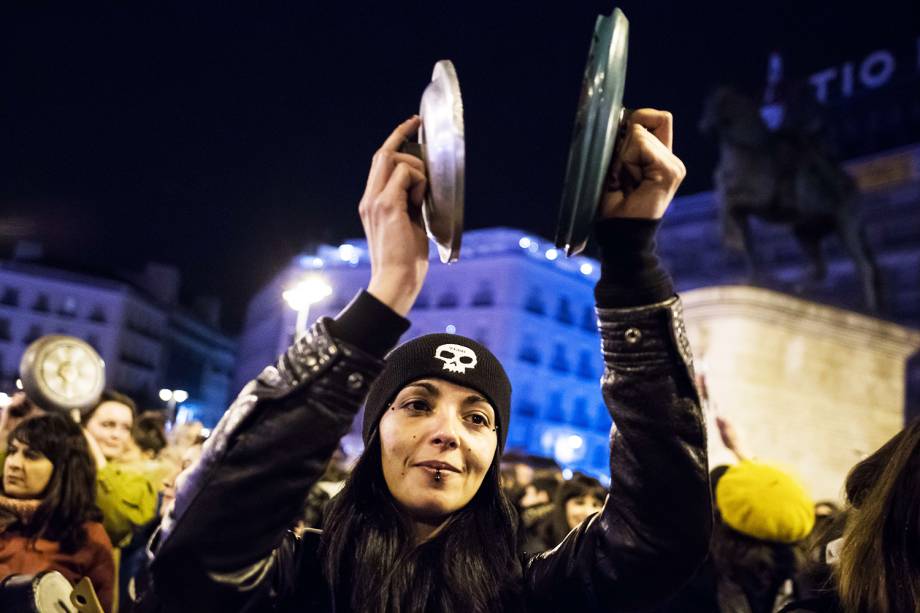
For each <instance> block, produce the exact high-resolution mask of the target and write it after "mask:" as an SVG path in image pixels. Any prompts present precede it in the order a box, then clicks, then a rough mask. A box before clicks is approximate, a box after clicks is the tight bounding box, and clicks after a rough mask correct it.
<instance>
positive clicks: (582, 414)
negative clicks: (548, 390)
mask: <svg viewBox="0 0 920 613" xmlns="http://www.w3.org/2000/svg"><path fill="white" fill-rule="evenodd" d="M572 410H573V413H572V423H573V424H575V425H576V426H581V427H583V428H587V427H589V426H590V425H591V415H590V414H589V413H588V400H587V399H586V398H582V397H578V398H576V399H575V402H574V404H573V405H572Z"/></svg>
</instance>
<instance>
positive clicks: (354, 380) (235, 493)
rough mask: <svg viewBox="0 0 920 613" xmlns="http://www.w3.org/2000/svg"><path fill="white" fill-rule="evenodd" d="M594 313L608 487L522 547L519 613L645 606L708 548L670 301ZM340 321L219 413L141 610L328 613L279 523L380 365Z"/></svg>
mask: <svg viewBox="0 0 920 613" xmlns="http://www.w3.org/2000/svg"><path fill="white" fill-rule="evenodd" d="M598 316H599V319H600V327H601V336H602V350H603V355H604V361H605V365H606V367H605V372H604V376H603V379H602V388H603V394H604V398H605V401H606V404H607V406H608V407H609V409H610V412H611V415H612V416H613V421H614V423H615V428H614V434H613V436H612V439H611V440H612V444H611V453H610V462H611V476H612V483H611V488H610V495H609V496H608V498H607V501H606V503H605V504H604V508H603V510H602V511H601V512H600V513H598V514H596V515H594V516H592V517H591V518H589V519H588V520H587V521H585V522H584V523H583V524H582V525H581V526H579V527H578V528H576V529H575V530H573V531H572V533H570V534H569V535H568V536H567V537H566V539H565V540H564V541H563V542H562V543H561V544H560V545H559V546H558V547H556V548H555V549H553V550H551V551H549V552H546V553H542V554H539V555H536V556H528V555H526V554H524V553H521V555H520V564H521V569H520V570H521V577H522V581H523V583H524V589H523V590H522V593H523V599H524V602H523V603H521V604H522V608H524V609H525V610H527V611H562V610H572V611H595V610H602V611H640V610H645V609H648V608H651V607H653V606H655V605H656V604H660V603H661V602H662V601H663V600H665V599H667V598H668V596H670V595H672V594H673V593H674V592H676V591H677V590H678V589H679V588H680V587H681V586H682V585H683V584H684V583H685V582H686V581H687V580H688V579H689V578H690V577H691V576H692V574H693V573H694V571H695V569H696V568H697V566H698V565H699V563H700V562H701V561H702V560H703V558H704V557H705V555H706V552H707V550H708V545H709V536H710V529H711V505H710V493H709V481H708V474H707V457H706V436H705V429H704V426H703V420H702V415H701V411H700V406H699V401H698V397H697V394H696V391H695V388H694V386H693V376H692V362H691V357H690V352H689V346H688V342H687V338H686V335H685V332H684V327H683V320H682V317H681V310H680V302H679V300H678V299H677V298H676V297H674V298H671V299H669V300H667V301H666V302H663V303H659V304H655V305H651V306H646V307H637V308H623V309H600V308H599V309H598ZM348 319H349V318H348V317H344V318H343V317H342V316H340V317H339V318H338V319H337V320H335V321H333V320H322V321H320V322H319V323H317V324H316V325H315V326H314V327H313V328H312V330H311V331H310V333H309V334H308V335H307V336H306V337H304V338H302V339H300V340H298V341H297V342H296V343H295V344H294V345H293V346H292V347H291V348H290V349H289V350H288V351H287V352H286V353H285V354H284V355H283V356H282V357H281V358H280V359H279V361H278V363H277V364H276V365H275V366H269V367H268V368H266V369H265V370H264V371H263V372H262V374H261V375H260V376H259V377H258V378H257V379H256V380H255V381H252V382H251V383H249V384H248V385H247V386H246V387H245V388H244V389H243V391H242V392H241V393H240V395H239V397H238V398H237V399H236V401H235V402H234V403H233V405H232V406H231V407H230V409H229V410H228V411H227V413H226V414H225V415H224V417H223V418H222V419H221V421H220V424H219V425H218V426H217V428H216V429H215V431H214V433H213V434H212V436H211V438H210V439H209V440H208V442H207V444H206V445H205V449H204V453H203V454H202V457H201V460H200V461H199V463H198V464H197V466H196V467H195V468H194V469H193V470H192V471H191V472H190V473H189V474H188V477H187V478H186V479H185V480H184V482H182V483H181V485H180V487H179V491H178V496H177V500H176V505H175V509H174V511H173V512H172V513H171V514H170V515H169V516H168V517H167V518H165V519H164V521H163V523H162V526H161V529H160V533H159V535H158V536H157V537H156V539H155V541H154V543H153V544H152V552H153V553H154V554H155V558H154V559H153V561H152V563H151V566H150V570H151V576H150V580H151V583H150V584H149V585H148V586H147V588H146V594H145V595H144V598H143V600H142V602H143V605H144V606H143V607H142V608H143V610H151V611H152V610H158V611H196V612H205V611H222V612H225V611H300V612H307V611H328V610H331V604H330V600H329V593H328V592H329V590H328V587H327V584H326V581H325V580H324V578H323V576H322V573H321V570H320V564H319V559H318V556H317V545H318V536H317V534H315V533H309V532H308V533H307V535H305V537H304V538H302V539H297V538H295V537H294V535H293V534H292V533H291V532H289V531H288V530H287V528H288V526H289V525H290V524H291V522H292V520H293V518H294V517H295V516H297V514H298V513H299V512H300V510H301V508H302V505H303V503H304V500H305V497H306V495H307V492H308V491H309V489H310V486H311V485H312V484H313V483H314V482H315V481H316V480H317V479H319V477H320V476H321V475H322V473H323V470H324V468H325V465H326V462H327V460H328V459H329V457H330V456H331V454H332V452H333V451H334V450H335V448H336V446H337V444H338V442H339V439H340V438H341V437H342V436H343V435H344V434H345V433H346V432H347V431H348V429H349V426H350V424H351V422H352V420H353V418H354V416H355V414H356V413H357V411H358V409H359V407H360V405H361V402H362V400H363V397H364V394H365V392H366V391H367V388H368V385H369V384H370V382H371V381H372V380H373V379H374V377H375V376H376V375H377V373H378V372H379V371H380V369H381V366H382V362H381V361H380V360H379V359H378V358H376V357H373V356H372V355H370V354H368V353H366V352H364V351H362V350H361V349H359V348H358V347H357V346H355V345H354V344H352V343H347V342H345V341H343V340H342V337H350V338H353V337H351V336H349V335H347V334H344V332H348V331H347V330H342V327H343V324H344V322H345V321H347V320H348ZM351 319H352V320H353V319H354V314H352V316H351ZM333 330H340V331H342V332H343V333H342V334H338V335H334V334H333V333H332V331H333ZM512 419H513V417H512Z"/></svg>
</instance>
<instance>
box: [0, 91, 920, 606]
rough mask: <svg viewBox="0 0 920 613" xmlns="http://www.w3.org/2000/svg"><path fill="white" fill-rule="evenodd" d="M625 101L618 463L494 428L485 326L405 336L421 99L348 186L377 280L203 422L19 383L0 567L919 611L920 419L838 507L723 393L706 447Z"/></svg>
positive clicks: (495, 391)
mask: <svg viewBox="0 0 920 613" xmlns="http://www.w3.org/2000/svg"><path fill="white" fill-rule="evenodd" d="M629 121H630V128H629V130H627V133H626V137H625V141H624V144H623V145H622V150H621V151H620V152H619V154H618V155H619V156H620V160H621V162H622V164H618V165H617V168H618V170H617V173H616V174H613V175H612V176H611V177H609V178H610V181H609V185H608V186H607V188H606V189H607V191H606V193H605V194H604V197H603V202H602V205H601V211H600V214H599V217H600V218H599V220H598V221H597V224H596V231H595V235H596V239H597V242H598V244H599V247H600V250H601V254H602V255H601V265H602V266H601V277H600V280H599V281H598V284H597V287H596V291H595V296H596V300H597V307H598V308H597V313H598V321H599V327H600V333H601V341H602V347H601V353H602V356H603V360H604V363H605V373H604V376H603V377H602V379H601V382H600V385H601V390H602V393H603V396H604V400H605V403H606V406H607V408H608V410H609V411H610V414H611V416H612V419H613V423H614V427H613V429H612V431H611V439H610V458H609V460H610V462H609V466H610V483H609V485H608V486H605V485H604V484H602V483H600V482H599V481H597V480H596V479H594V478H592V477H590V476H588V475H584V474H578V473H575V474H572V475H567V474H565V476H568V477H569V478H565V476H564V471H563V470H561V468H560V467H559V466H557V465H555V463H554V462H552V461H549V460H546V459H543V458H535V457H531V456H527V455H523V454H521V453H518V452H515V450H511V449H507V450H506V449H505V443H506V441H507V437H508V430H509V424H510V423H511V419H512V415H511V384H510V380H509V378H508V376H507V374H506V372H505V370H504V368H503V366H502V364H501V363H500V361H499V360H498V359H497V358H496V356H495V355H494V354H493V353H492V352H491V351H490V350H489V349H488V348H487V347H485V346H484V345H482V344H480V343H478V342H477V341H475V340H473V339H469V338H466V337H463V336H459V335H456V334H429V335H424V336H421V337H418V338H415V339H412V340H410V341H408V342H406V343H403V344H402V345H399V346H397V342H398V339H399V337H400V336H401V335H402V334H403V333H404V332H405V331H406V330H407V329H408V328H409V325H410V324H409V321H408V320H407V319H406V316H407V315H408V313H409V312H410V310H411V309H412V306H413V304H414V302H415V299H416V298H417V297H418V295H419V292H420V291H421V289H422V286H423V284H424V281H425V277H426V273H427V267H428V261H429V258H428V239H427V237H426V235H425V232H424V230H423V229H422V226H421V225H420V223H419V217H420V211H419V207H420V206H421V202H422V199H423V197H424V195H425V190H426V175H425V167H424V164H423V163H422V161H421V160H419V159H418V158H416V157H414V156H411V155H409V154H406V153H403V152H401V149H400V147H401V145H402V143H404V142H405V141H406V139H407V138H409V137H411V136H412V135H413V134H414V132H415V131H416V130H418V128H419V119H418V118H417V117H413V118H411V119H409V120H407V121H406V122H404V123H403V124H401V125H400V126H399V127H398V128H397V129H396V130H395V131H394V132H393V133H392V134H391V136H390V137H389V138H388V139H387V140H386V142H385V143H384V144H383V146H382V147H381V149H380V150H379V151H378V153H377V154H376V155H375V156H374V159H373V162H372V165H371V170H370V173H369V177H368V181H367V187H366V189H365V193H364V196H363V197H362V201H361V203H360V207H359V214H360V217H361V220H362V223H363V225H364V230H365V234H366V236H367V239H368V250H369V253H370V257H371V261H372V267H371V269H372V272H371V279H370V283H369V284H368V286H367V288H366V290H364V291H361V292H359V294H358V295H357V296H356V297H355V299H354V300H353V301H352V302H351V303H350V304H349V305H348V306H347V307H346V308H345V309H344V310H343V311H342V312H341V313H340V314H339V315H338V316H337V317H335V318H332V319H330V318H324V319H321V320H320V321H318V322H317V323H316V324H315V325H314V326H313V327H312V328H311V329H310V330H309V332H308V333H307V334H306V335H304V336H303V337H301V338H298V339H296V340H295V342H294V343H293V344H292V346H291V347H290V348H289V349H288V350H287V351H286V352H285V353H284V354H283V355H282V356H281V357H280V358H279V359H278V361H277V362H276V363H275V364H272V365H269V366H267V367H266V368H265V369H264V371H263V372H262V373H261V374H260V375H259V376H258V377H257V378H256V379H254V380H253V381H251V382H250V383H249V384H247V385H246V386H245V387H244V388H243V390H242V391H241V392H240V394H239V396H238V397H237V399H236V401H235V402H234V403H233V404H232V405H231V406H230V408H229V409H228V410H227V412H226V413H225V415H224V416H223V418H222V419H221V421H220V423H219V424H218V425H217V427H216V428H215V429H214V431H213V433H212V434H211V435H210V438H209V439H208V441H207V442H206V443H205V444H202V443H203V437H202V436H201V435H200V431H196V430H195V429H194V428H187V427H186V428H181V427H176V428H173V429H171V430H170V432H169V434H167V428H166V424H165V421H164V420H163V418H162V415H161V414H149V413H144V414H141V415H140V416H138V415H137V410H136V407H135V405H134V403H133V402H132V401H131V399H130V398H128V397H126V396H124V395H121V394H118V393H117V392H114V391H109V392H106V393H105V394H103V396H102V398H101V399H100V401H99V402H98V403H97V404H95V405H94V406H92V407H90V408H89V409H88V410H86V411H83V412H82V413H81V414H79V415H63V414H60V413H46V412H45V411H43V410H42V409H41V407H37V406H35V405H34V404H33V403H32V402H31V401H30V400H29V399H28V398H26V397H25V396H24V395H23V394H18V395H17V396H16V397H15V398H14V401H13V403H12V404H11V405H10V406H8V407H7V408H6V409H5V411H4V413H3V415H2V420H0V436H2V437H3V440H5V442H6V446H5V451H4V457H3V464H2V466H3V479H2V496H0V575H2V578H3V580H5V579H6V578H8V577H9V576H12V575H19V574H32V573H37V572H41V571H45V570H57V571H59V572H60V573H62V574H63V575H64V576H65V577H66V578H67V579H69V580H70V581H74V582H75V581H77V580H80V579H82V578H86V577H88V578H89V579H91V581H92V583H93V585H94V587H95V589H96V592H97V594H98V595H99V597H100V600H101V602H102V606H103V608H104V610H105V611H107V612H111V611H116V610H119V611H139V612H154V611H196V612H207V611H222V612H224V611H337V612H346V611H352V612H359V611H395V612H410V611H412V612H414V611H441V612H446V611H475V612H477V613H479V612H489V611H530V612H533V611H560V610H568V609H571V610H573V611H660V612H676V611H682V612H690V613H695V612H703V611H705V612H713V613H715V612H721V613H728V612H732V613H735V612H737V613H761V612H764V613H765V612H771V613H775V612H778V611H782V612H783V613H795V612H808V611H812V612H843V613H876V612H878V613H907V612H911V611H913V612H916V611H918V610H920V609H918V603H920V421H914V422H912V423H910V424H909V425H908V426H906V427H905V428H904V430H902V431H901V432H900V433H898V434H897V435H896V436H894V438H892V439H891V440H890V441H889V442H888V443H886V444H885V445H884V446H882V447H881V448H880V449H879V450H878V451H876V452H875V453H873V454H872V455H870V456H869V457H867V458H866V459H864V460H863V461H861V462H860V463H859V464H857V465H856V466H855V467H854V468H853V470H852V471H851V472H850V474H849V476H848V477H847V479H846V483H845V495H846V502H845V505H843V506H842V507H840V506H838V505H837V504H836V502H834V501H820V502H815V501H814V500H812V498H811V497H810V495H809V493H808V492H807V490H806V488H805V487H803V485H802V484H801V483H800V482H799V481H798V480H797V479H796V478H795V476H794V475H792V474H789V473H788V472H786V471H784V470H781V469H780V468H777V467H776V466H774V465H772V464H771V463H769V462H765V461H761V460H758V459H756V458H754V457H753V456H752V455H751V454H750V453H748V451H746V450H744V449H743V448H742V445H741V443H740V441H739V434H738V433H737V432H735V431H734V429H733V428H732V427H731V424H730V423H728V422H727V421H725V420H724V419H723V420H720V422H719V427H720V434H721V438H722V442H723V444H724V445H725V446H726V447H727V448H728V449H729V450H731V451H732V452H733V453H734V454H735V456H736V459H737V461H736V462H735V463H733V464H731V465H725V466H717V467H710V466H709V463H708V459H707V440H706V429H705V426H704V420H703V405H704V403H705V396H706V394H705V382H704V381H703V380H701V379H699V378H696V377H695V376H694V368H693V362H692V356H691V354H690V350H689V343H688V341H687V339H686V335H685V332H684V327H683V322H682V315H681V309H680V303H679V299H678V298H677V297H676V296H675V295H674V289H673V286H672V284H671V281H670V278H669V276H668V274H667V272H666V271H664V270H663V269H662V267H661V265H660V263H659V262H658V260H657V258H656V256H655V254H654V246H655V241H654V238H655V232H656V229H657V227H658V224H659V221H660V219H661V217H662V216H663V215H664V213H665V211H666V210H667V208H668V205H669V203H670V201H671V199H672V197H673V195H674V192H675V190H676V189H677V186H678V185H679V183H680V181H681V179H682V178H683V175H684V168H683V164H682V163H681V162H680V160H679V159H677V157H676V156H675V155H674V154H673V153H672V151H671V147H672V119H671V116H670V114H668V113H666V112H663V111H657V110H653V109H639V110H636V111H634V112H633V113H632V114H631V115H630V120H629ZM448 354H449V355H450V356H452V357H451V359H449V360H446V359H444V357H443V356H445V355H448ZM362 407H363V418H361V419H362V421H361V426H362V436H363V439H364V444H365V449H364V451H363V453H362V454H361V455H360V456H359V457H357V458H352V459H350V460H349V459H347V458H345V457H344V455H343V454H342V453H341V452H340V451H337V450H338V449H339V443H340V439H341V438H342V437H343V436H344V435H345V434H346V433H347V432H348V430H349V428H350V427H351V424H352V422H353V421H354V420H355V419H356V416H357V415H358V414H359V410H360V409H361V408H362ZM2 589H3V588H2V584H0V590H2Z"/></svg>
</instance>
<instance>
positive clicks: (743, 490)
mask: <svg viewBox="0 0 920 613" xmlns="http://www.w3.org/2000/svg"><path fill="white" fill-rule="evenodd" d="M716 506H717V507H718V509H719V513H721V514H722V519H723V521H724V522H725V523H726V524H728V526H729V527H731V528H733V529H734V530H737V531H738V532H740V533H742V534H746V535H748V536H752V537H754V538H758V539H760V540H763V541H773V542H778V543H795V542H796V541H800V540H802V539H803V538H805V537H806V536H808V535H809V533H810V532H811V529H812V528H814V526H815V504H814V502H813V501H812V499H811V497H810V496H809V495H808V493H807V492H806V491H805V488H804V487H803V486H802V484H801V483H799V481H798V480H797V479H796V478H794V477H793V476H792V475H789V474H787V473H785V472H783V471H781V470H779V469H778V468H774V467H772V466H769V465H767V464H761V463H760V462H750V461H745V462H741V463H740V464H736V465H734V466H732V467H731V468H729V469H728V470H727V471H726V472H725V474H724V475H722V478H721V479H719V483H718V485H716Z"/></svg>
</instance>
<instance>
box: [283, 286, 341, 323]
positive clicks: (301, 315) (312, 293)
mask: <svg viewBox="0 0 920 613" xmlns="http://www.w3.org/2000/svg"><path fill="white" fill-rule="evenodd" d="M331 294H332V286H330V285H329V284H328V283H326V281H325V280H323V278H322V277H320V276H318V275H312V276H309V277H307V278H305V279H304V280H303V281H301V282H300V283H298V284H297V285H295V286H294V287H292V288H290V289H287V290H285V291H284V293H283V294H281V297H282V298H284V301H285V302H287V303H288V305H289V306H290V307H291V308H292V309H294V310H295V311H297V324H296V325H295V326H294V329H295V330H296V331H297V338H300V337H301V336H303V335H304V334H305V333H306V331H307V318H308V317H309V316H310V307H311V306H312V305H313V304H315V303H317V302H319V301H320V300H322V299H323V298H326V297H328V296H329V295H331Z"/></svg>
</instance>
